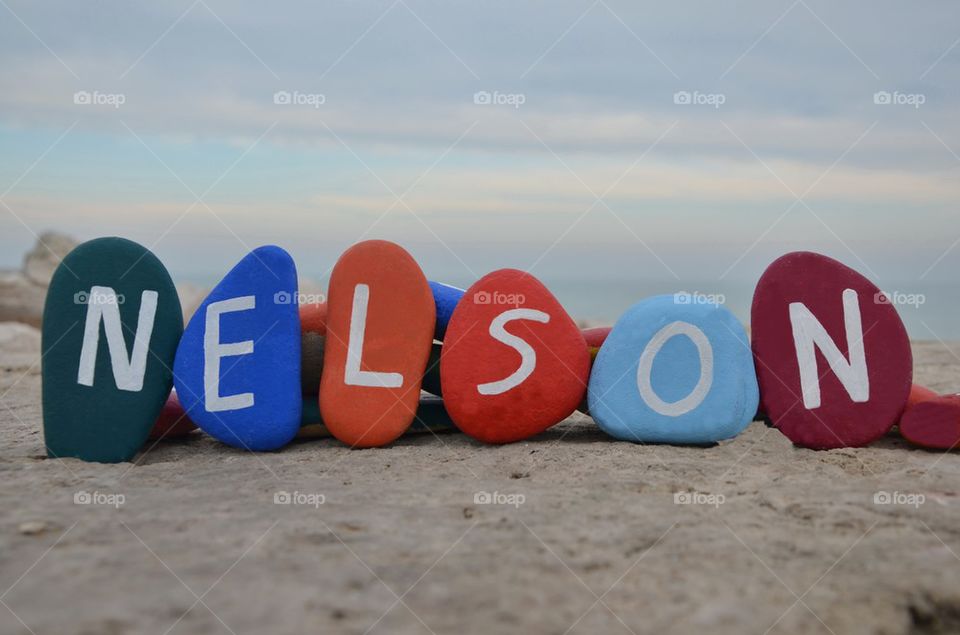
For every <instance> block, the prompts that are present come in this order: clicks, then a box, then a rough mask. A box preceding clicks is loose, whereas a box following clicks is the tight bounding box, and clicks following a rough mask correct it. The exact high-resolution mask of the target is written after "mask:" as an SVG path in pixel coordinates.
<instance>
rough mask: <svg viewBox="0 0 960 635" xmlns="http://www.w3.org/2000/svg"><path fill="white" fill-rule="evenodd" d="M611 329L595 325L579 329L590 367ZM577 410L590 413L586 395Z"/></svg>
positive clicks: (610, 327)
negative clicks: (585, 346)
mask: <svg viewBox="0 0 960 635" xmlns="http://www.w3.org/2000/svg"><path fill="white" fill-rule="evenodd" d="M612 330H613V327H612V326H596V327H593V328H589V329H581V330H580V334H581V335H583V339H584V341H585V342H586V343H587V350H588V351H590V368H593V362H595V361H597V353H599V352H600V347H601V346H603V343H604V342H605V341H606V340H607V336H608V335H610V331H612ZM577 410H579V411H580V412H582V413H584V414H590V408H589V406H588V405H587V398H586V396H584V398H583V401H581V402H580V405H579V406H577Z"/></svg>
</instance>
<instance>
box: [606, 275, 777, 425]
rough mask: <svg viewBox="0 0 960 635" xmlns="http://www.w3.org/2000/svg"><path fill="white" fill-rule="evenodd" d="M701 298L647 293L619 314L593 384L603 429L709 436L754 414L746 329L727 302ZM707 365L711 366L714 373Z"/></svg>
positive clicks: (752, 374) (754, 393)
mask: <svg viewBox="0 0 960 635" xmlns="http://www.w3.org/2000/svg"><path fill="white" fill-rule="evenodd" d="M702 299H704V297H703V296H689V295H685V294H678V295H676V296H674V295H665V296H657V297H653V298H649V299H647V300H644V301H642V302H639V303H637V304H635V305H633V306H632V307H630V309H628V310H627V311H626V313H624V314H623V316H622V317H621V318H620V319H619V320H618V321H617V323H616V325H615V326H614V327H613V330H612V331H611V332H610V335H609V336H608V337H607V339H606V341H605V342H604V343H603V346H602V347H601V348H600V352H599V353H598V354H597V359H596V362H595V363H594V365H593V370H592V371H591V373H590V383H589V388H588V392H587V400H588V403H589V406H590V414H591V416H593V418H594V419H595V420H596V422H597V424H598V425H599V426H600V427H601V428H602V429H603V430H604V431H605V432H607V433H608V434H610V435H611V436H614V437H616V438H617V439H622V440H625V441H636V442H644V443H675V444H706V443H713V442H716V441H720V440H723V439H730V438H732V437H735V436H736V435H737V434H739V433H740V432H741V431H742V430H743V429H744V428H745V427H746V426H747V425H748V424H749V423H750V421H752V420H753V416H754V414H755V413H756V411H757V405H758V403H759V400H760V391H759V388H758V386H757V376H756V371H755V370H754V366H753V355H752V353H751V351H750V344H749V341H748V339H747V334H746V331H745V330H744V328H743V326H742V325H741V324H740V322H739V321H737V319H736V318H735V317H734V315H733V314H732V313H731V312H730V311H728V310H727V309H726V308H724V307H722V306H718V305H716V304H708V303H701V302H699V300H702ZM698 341H699V343H700V347H698V345H697V343H696V342H698ZM658 343H659V345H660V346H659V351H658V352H657V351H655V349H656V346H657V344H658ZM648 345H649V348H648ZM645 350H647V351H648V352H647V354H646V355H644V351H645ZM701 352H702V355H701ZM654 353H655V354H654ZM641 358H644V359H645V360H646V361H645V367H646V368H647V370H649V373H641V377H649V385H645V386H644V387H641V384H645V382H643V381H642V379H641V377H638V369H639V367H640V365H641ZM704 368H706V369H707V370H708V371H709V370H710V369H711V368H712V373H710V374H709V375H710V376H709V377H708V376H707V374H706V373H702V370H704ZM698 386H699V389H698ZM643 391H646V393H645V394H646V399H645V398H644V392H643Z"/></svg>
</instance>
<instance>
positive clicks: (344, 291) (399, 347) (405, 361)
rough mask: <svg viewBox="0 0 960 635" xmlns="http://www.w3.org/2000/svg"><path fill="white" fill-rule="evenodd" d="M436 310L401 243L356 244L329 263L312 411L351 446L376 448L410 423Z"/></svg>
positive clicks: (402, 430) (398, 433) (332, 431)
mask: <svg viewBox="0 0 960 635" xmlns="http://www.w3.org/2000/svg"><path fill="white" fill-rule="evenodd" d="M435 320H436V308H435V305H434V302H433V294H432V293H431V291H430V286H429V285H428V283H427V279H426V277H425V276H424V275H423V272H422V271H421V270H420V267H419V266H418V265H417V263H416V261H415V260H414V259H413V257H412V256H411V255H410V254H408V253H407V252H406V251H405V250H404V249H403V248H402V247H400V246H399V245H396V244H394V243H390V242H386V241H382V240H370V241H365V242H362V243H358V244H356V245H354V246H353V247H351V248H350V249H348V250H347V251H346V252H344V254H343V255H342V256H341V257H340V260H339V261H337V264H336V266H335V267H334V269H333V273H332V274H331V276H330V288H329V293H328V296H327V322H326V327H327V334H326V340H325V344H324V355H323V374H322V376H321V379H320V413H321V416H322V418H323V421H324V422H325V423H326V424H327V428H328V429H329V430H330V433H331V434H332V435H333V436H335V437H336V438H337V439H339V440H340V441H343V442H344V443H346V444H347V445H350V446H352V447H363V448H365V447H377V446H382V445H386V444H388V443H390V442H391V441H393V440H395V439H396V438H397V437H399V436H400V435H401V434H403V432H404V431H405V430H406V429H407V428H408V427H409V426H410V424H411V423H412V422H413V419H414V416H415V415H416V411H417V405H418V403H419V399H420V382H421V380H422V378H423V371H424V369H425V368H426V365H427V359H428V358H429V356H430V348H431V345H432V344H433V332H434V325H435V324H434V322H435Z"/></svg>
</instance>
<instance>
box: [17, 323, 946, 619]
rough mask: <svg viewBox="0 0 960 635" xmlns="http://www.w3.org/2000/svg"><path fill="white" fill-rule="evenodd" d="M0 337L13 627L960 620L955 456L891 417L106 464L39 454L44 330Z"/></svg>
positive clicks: (940, 350) (193, 455)
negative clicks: (812, 426)
mask: <svg viewBox="0 0 960 635" xmlns="http://www.w3.org/2000/svg"><path fill="white" fill-rule="evenodd" d="M0 334H2V335H0V355H2V357H0V359H2V372H0V396H2V404H3V406H4V407H3V409H2V410H0V417H2V426H3V430H4V436H3V438H4V443H3V444H2V448H0V457H2V458H0V470H2V473H3V478H2V484H0V510H2V511H0V558H2V567H0V570H2V579H0V600H2V604H3V606H0V632H3V633H11V634H13V633H18V634H19V633H26V634H29V633H36V634H38V635H39V634H41V633H85V634H94V633H118V634H119V633H160V634H163V633H188V632H228V633H237V634H242V633H267V632H269V633H302V632H337V633H367V632H384V633H446V632H469V633H490V632H512V633H593V632H601V631H602V632H626V633H631V632H632V633H690V632H706V630H705V629H708V630H709V632H712V633H731V634H733V633H736V634H742V633H761V634H762V633H767V632H769V633H830V632H834V633H864V634H866V633H890V634H896V633H904V634H906V633H950V632H957V630H958V629H960V561H958V560H960V559H958V554H960V496H958V489H960V488H958V485H957V484H958V482H960V481H958V475H960V459H958V457H957V456H956V455H952V454H951V455H944V454H943V453H940V452H930V451H924V450H919V449H915V448H912V447H910V446H908V445H907V444H906V443H904V442H903V441H902V440H901V439H900V438H899V437H898V436H897V434H896V432H894V433H891V434H890V435H889V436H888V437H887V438H885V439H883V440H881V441H880V442H878V443H876V444H874V445H872V446H870V447H867V448H862V449H843V450H834V451H829V452H815V451H811V450H804V449H799V448H795V447H793V446H792V445H791V444H790V443H789V441H788V440H787V439H786V438H785V437H783V436H782V435H781V434H780V433H779V432H777V431H776V430H774V429H769V428H767V427H766V426H765V425H764V424H763V423H760V422H755V423H754V424H752V425H751V426H750V427H749V428H748V430H747V431H746V432H745V433H743V434H742V435H740V436H739V437H737V438H736V439H734V440H733V441H729V442H726V443H722V444H720V445H718V446H716V447H710V448H697V447H670V446H651V445H646V446H644V445H633V444H630V443H623V442H615V441H613V440H611V439H610V438H608V437H606V436H605V435H604V434H603V433H602V432H601V431H600V430H599V429H598V428H597V427H596V426H595V425H594V424H593V423H592V421H591V420H590V419H589V418H587V417H585V416H581V415H578V416H576V417H572V418H570V419H568V420H567V421H565V422H564V423H563V424H561V425H559V426H557V427H555V428H553V429H551V430H550V431H548V432H547V433H544V434H542V435H540V436H538V437H536V438H534V439H531V440H529V441H526V442H522V443H515V444H512V445H507V446H499V447H494V446H484V445H481V444H479V443H477V442H475V441H472V440H470V439H469V438H467V437H465V436H464V435H462V434H442V435H439V436H431V435H426V436H416V437H408V438H403V439H402V440H400V441H399V442H397V443H395V444H393V445H392V446H390V447H387V448H384V449H379V450H361V451H356V450H349V449H346V448H345V447H343V446H342V445H341V444H339V443H338V442H336V441H333V440H311V441H303V442H298V443H295V444H294V445H292V446H289V447H287V448H286V449H284V450H283V451H281V452H276V453H268V454H259V455H254V454H251V453H247V452H243V451H238V450H234V449H231V448H229V447H227V446H224V445H222V444H219V443H217V442H215V441H213V440H212V439H210V438H209V437H205V436H203V435H200V434H197V435H196V436H195V437H193V438H191V439H189V440H185V441H165V442H160V443H158V444H156V445H155V446H153V447H150V448H149V449H148V451H146V452H143V453H142V454H141V455H139V457H138V458H137V459H136V462H135V463H123V464H117V465H100V464H91V463H83V462H81V461H78V460H73V459H69V460H55V459H47V458H46V456H45V451H44V445H43V436H42V432H41V429H42V425H41V411H40V373H39V344H40V341H39V333H38V331H36V330H35V329H33V328H32V327H29V326H26V325H22V324H3V325H0ZM958 350H960V347H957V346H954V347H953V348H952V350H951V349H950V348H948V347H947V346H946V345H943V344H941V343H939V342H920V343H916V344H915V347H914V352H915V356H916V357H915V361H916V380H917V381H918V382H921V383H924V384H926V385H928V386H930V387H932V388H935V389H939V390H942V391H950V390H955V389H956V379H955V377H956V373H958V372H960V358H958V357H957V351H958ZM880 492H886V493H888V494H890V497H891V499H892V500H893V501H894V502H893V503H891V504H876V503H875V502H874V501H875V496H876V495H877V494H878V493H880ZM677 493H681V494H682V493H687V496H686V498H685V499H684V497H683V496H681V500H688V501H692V503H690V504H678V503H676V502H675V494H677ZM895 493H896V495H895ZM478 494H479V497H478ZM484 494H489V496H487V497H486V498H489V499H492V500H493V501H494V502H493V504H483V503H482V501H483V499H484V496H483V495H484ZM921 494H922V498H920V497H919V496H918V495H921ZM285 496H286V497H285ZM275 499H277V500H280V501H281V503H279V504H278V503H275ZM285 500H289V501H290V502H289V503H288V504H283V502H282V501H285ZM478 501H479V502H478ZM898 501H899V502H898ZM918 501H919V502H918ZM4 607H5V608H4Z"/></svg>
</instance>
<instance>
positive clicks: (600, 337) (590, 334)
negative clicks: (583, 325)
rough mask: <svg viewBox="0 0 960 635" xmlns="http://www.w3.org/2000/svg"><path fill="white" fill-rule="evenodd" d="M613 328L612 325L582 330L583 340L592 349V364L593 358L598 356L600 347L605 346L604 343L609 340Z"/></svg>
mask: <svg viewBox="0 0 960 635" xmlns="http://www.w3.org/2000/svg"><path fill="white" fill-rule="evenodd" d="M612 330H613V327H611V326H597V327H594V328H590V329H583V330H581V331H580V333H581V335H583V340H584V341H585V342H586V343H587V349H588V350H589V351H590V363H591V364H593V360H595V359H596V358H597V353H599V352H600V347H601V346H603V343H604V342H605V341H606V340H607V336H608V335H610V331H612Z"/></svg>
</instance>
